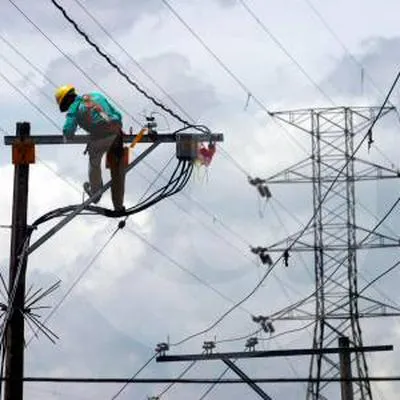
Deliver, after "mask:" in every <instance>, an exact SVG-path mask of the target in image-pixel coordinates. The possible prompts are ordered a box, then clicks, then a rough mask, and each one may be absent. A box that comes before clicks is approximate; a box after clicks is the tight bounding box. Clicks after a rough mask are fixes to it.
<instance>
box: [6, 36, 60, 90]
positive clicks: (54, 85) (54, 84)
mask: <svg viewBox="0 0 400 400" xmlns="http://www.w3.org/2000/svg"><path fill="white" fill-rule="evenodd" d="M0 40H2V41H3V42H4V43H5V44H6V45H7V46H8V47H10V48H11V49H13V50H14V51H15V53H17V54H18V55H19V56H20V57H21V58H22V59H23V60H24V61H25V62H26V63H27V64H29V65H30V66H31V67H32V68H33V69H34V70H35V71H36V72H37V73H38V74H39V75H40V76H42V77H43V78H45V79H46V80H47V82H49V83H50V84H51V85H52V86H53V87H56V86H57V85H56V83H54V81H52V80H51V79H50V78H49V77H48V76H47V75H46V74H45V73H44V72H43V71H42V70H41V69H39V68H38V67H37V66H36V65H34V64H33V63H32V62H31V61H30V60H29V59H28V58H27V57H25V56H24V54H22V53H21V52H20V51H19V50H18V49H17V48H16V46H14V45H13V44H12V43H11V42H10V41H9V40H7V39H6V38H5V37H4V36H3V35H2V34H1V33H0Z"/></svg>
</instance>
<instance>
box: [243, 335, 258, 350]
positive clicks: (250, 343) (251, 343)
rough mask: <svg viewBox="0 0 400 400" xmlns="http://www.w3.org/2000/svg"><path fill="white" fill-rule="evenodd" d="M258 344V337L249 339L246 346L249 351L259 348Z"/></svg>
mask: <svg viewBox="0 0 400 400" xmlns="http://www.w3.org/2000/svg"><path fill="white" fill-rule="evenodd" d="M257 344H258V339H257V338H256V337H252V338H249V339H247V342H246V345H245V346H246V348H248V349H254V347H255V346H257Z"/></svg>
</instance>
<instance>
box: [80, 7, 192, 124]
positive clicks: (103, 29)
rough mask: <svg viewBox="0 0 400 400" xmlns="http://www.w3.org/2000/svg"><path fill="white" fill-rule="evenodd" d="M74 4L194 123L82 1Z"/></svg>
mask: <svg viewBox="0 0 400 400" xmlns="http://www.w3.org/2000/svg"><path fill="white" fill-rule="evenodd" d="M74 2H75V3H76V4H77V5H78V6H79V7H80V8H81V9H82V10H83V11H84V12H85V13H86V15H88V16H89V18H90V19H91V20H92V21H93V22H94V23H95V24H96V25H97V26H98V27H99V28H100V29H101V30H102V31H103V33H104V34H105V35H106V36H107V37H108V38H109V39H110V40H111V42H112V43H114V44H115V45H116V46H117V47H118V48H119V49H120V50H121V51H122V52H123V53H124V54H125V55H126V56H127V57H128V58H129V60H131V61H132V62H133V63H134V64H135V66H136V67H137V68H138V69H139V70H140V72H141V73H142V74H143V75H144V76H146V78H147V79H149V80H150V81H151V82H152V83H153V84H154V85H155V86H156V87H157V89H159V90H160V92H161V93H162V94H163V95H164V96H166V97H167V98H168V99H169V100H170V101H171V102H172V103H173V104H174V105H175V106H176V107H177V108H178V109H179V110H180V111H181V112H182V113H183V114H184V115H185V116H186V117H188V118H189V119H190V120H191V121H192V122H193V123H194V121H193V118H191V117H190V115H189V114H188V113H187V112H186V110H185V109H184V108H183V107H182V105H181V104H179V103H178V102H177V101H176V100H175V99H174V98H173V97H172V96H171V94H169V93H168V92H167V91H166V90H165V89H164V88H163V87H162V86H161V85H160V84H159V83H158V82H157V81H156V79H155V78H154V77H153V76H152V75H150V74H149V73H148V72H147V71H146V69H145V68H144V67H143V66H142V65H141V64H140V63H139V62H138V61H137V60H136V59H135V58H134V57H133V56H132V55H131V54H130V53H128V51H127V50H126V49H125V48H124V47H123V46H122V45H121V44H120V43H119V42H118V41H117V40H116V39H115V37H114V36H113V35H112V34H111V33H110V32H109V31H108V30H107V29H106V28H105V27H104V26H103V24H101V23H100V22H99V20H98V19H97V18H96V17H95V16H94V15H93V13H91V12H90V11H89V10H88V8H87V7H85V6H84V5H83V4H82V2H81V1H80V0H74Z"/></svg>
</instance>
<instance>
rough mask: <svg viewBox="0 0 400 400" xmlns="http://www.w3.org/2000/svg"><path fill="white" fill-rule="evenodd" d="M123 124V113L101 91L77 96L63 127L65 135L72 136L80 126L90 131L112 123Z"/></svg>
mask: <svg viewBox="0 0 400 400" xmlns="http://www.w3.org/2000/svg"><path fill="white" fill-rule="evenodd" d="M115 122H117V123H119V124H121V125H122V115H121V113H120V112H119V111H118V110H117V109H116V108H115V107H113V106H112V105H111V104H110V103H109V101H108V100H107V99H106V98H105V97H104V96H103V95H102V94H101V93H95V92H93V93H88V94H84V95H82V96H77V97H76V99H75V101H74V102H73V103H72V104H71V105H70V107H69V109H68V112H67V117H66V119H65V123H64V127H63V135H64V136H66V137H71V136H73V135H74V134H75V132H76V130H77V128H78V126H80V127H81V128H83V129H84V130H85V131H87V132H89V133H95V132H96V130H98V129H99V128H105V127H107V125H108V124H110V123H115Z"/></svg>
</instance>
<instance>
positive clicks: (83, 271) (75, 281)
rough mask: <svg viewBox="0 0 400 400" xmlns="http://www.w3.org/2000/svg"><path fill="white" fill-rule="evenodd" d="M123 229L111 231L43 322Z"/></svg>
mask: <svg viewBox="0 0 400 400" xmlns="http://www.w3.org/2000/svg"><path fill="white" fill-rule="evenodd" d="M120 229H122V228H121V227H120V225H119V224H118V226H117V228H116V229H114V231H113V232H112V233H111V235H110V236H109V238H108V239H107V240H106V241H105V242H104V243H103V244H102V246H101V247H100V248H99V250H97V252H96V254H95V255H94V256H93V258H92V259H91V260H90V262H89V263H88V264H87V265H86V267H85V268H84V269H83V270H82V271H81V273H80V274H79V275H78V276H77V278H75V280H74V282H73V283H72V285H71V286H70V287H69V289H68V290H67V291H66V292H65V293H64V295H63V296H62V297H61V299H60V300H59V301H58V303H57V304H56V305H55V306H54V307H53V308H52V310H51V311H50V313H49V314H48V315H47V317H46V318H45V319H44V321H43V323H44V324H45V323H47V322H48V321H49V320H50V318H51V317H52V316H53V315H54V314H55V313H56V312H57V310H58V309H59V308H60V307H61V305H62V304H63V303H64V301H65V300H66V299H67V297H68V296H69V295H70V294H71V292H72V291H73V290H74V288H75V287H76V286H77V285H78V284H79V282H80V281H81V280H82V278H83V277H84V276H85V275H86V273H87V272H88V271H89V269H90V268H91V267H92V266H93V264H94V263H95V261H96V260H97V259H98V258H99V257H100V255H101V254H102V253H103V252H104V250H105V249H106V247H107V246H108V245H109V244H110V242H111V241H112V239H113V238H114V237H115V235H116V234H117V232H118V231H119V230H120ZM34 336H35V335H34ZM34 336H32V337H31V338H30V339H29V340H28V342H27V345H29V344H30V343H31V341H32V340H33V337H34Z"/></svg>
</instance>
